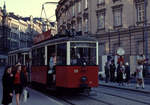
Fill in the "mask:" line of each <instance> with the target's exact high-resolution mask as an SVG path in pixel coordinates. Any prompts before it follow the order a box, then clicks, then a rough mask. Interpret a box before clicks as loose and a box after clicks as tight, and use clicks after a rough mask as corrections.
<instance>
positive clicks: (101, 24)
mask: <svg viewBox="0 0 150 105" xmlns="http://www.w3.org/2000/svg"><path fill="white" fill-rule="evenodd" d="M97 28H98V29H104V28H105V13H104V12H100V13H98V14H97Z"/></svg>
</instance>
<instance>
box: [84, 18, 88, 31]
mask: <svg viewBox="0 0 150 105" xmlns="http://www.w3.org/2000/svg"><path fill="white" fill-rule="evenodd" d="M84 23H85V29H84V32H88V18H85V20H84Z"/></svg>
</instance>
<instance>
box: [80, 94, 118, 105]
mask: <svg viewBox="0 0 150 105" xmlns="http://www.w3.org/2000/svg"><path fill="white" fill-rule="evenodd" d="M81 95H82V96H84V97H86V98H88V99H91V100H95V101H97V102H101V103H104V104H106V105H115V104H112V103H109V102H106V101H103V100H100V99H97V98H93V97H90V96H88V95H83V94H81Z"/></svg>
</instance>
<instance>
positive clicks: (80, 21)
mask: <svg viewBox="0 0 150 105" xmlns="http://www.w3.org/2000/svg"><path fill="white" fill-rule="evenodd" d="M78 31H82V20H79V21H78Z"/></svg>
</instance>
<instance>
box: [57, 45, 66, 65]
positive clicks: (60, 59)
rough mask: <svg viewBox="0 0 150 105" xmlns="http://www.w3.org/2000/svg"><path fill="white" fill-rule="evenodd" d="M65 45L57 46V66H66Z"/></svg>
mask: <svg viewBox="0 0 150 105" xmlns="http://www.w3.org/2000/svg"><path fill="white" fill-rule="evenodd" d="M66 48H67V44H66V43H63V44H58V45H57V61H56V63H57V65H66V56H67V51H66V50H67V49H66Z"/></svg>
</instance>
